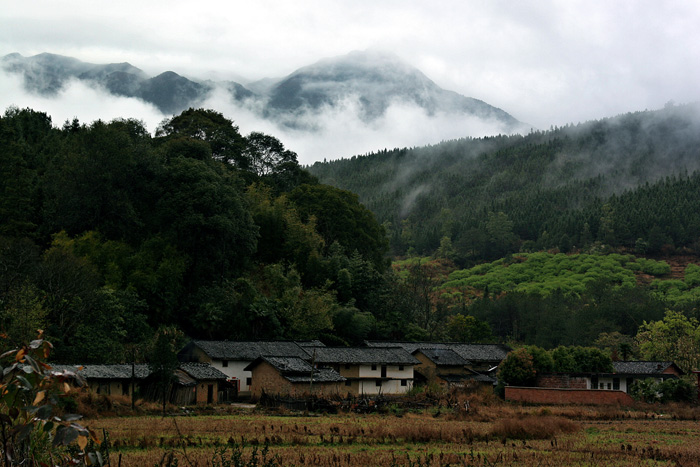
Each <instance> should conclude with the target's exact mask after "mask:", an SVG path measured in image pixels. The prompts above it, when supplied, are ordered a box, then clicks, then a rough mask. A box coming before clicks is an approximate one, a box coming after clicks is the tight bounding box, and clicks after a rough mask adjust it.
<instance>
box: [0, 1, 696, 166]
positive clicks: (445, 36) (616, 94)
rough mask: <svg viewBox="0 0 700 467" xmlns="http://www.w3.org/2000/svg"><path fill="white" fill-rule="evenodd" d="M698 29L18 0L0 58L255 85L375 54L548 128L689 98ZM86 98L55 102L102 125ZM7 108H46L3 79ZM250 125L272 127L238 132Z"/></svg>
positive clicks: (423, 6)
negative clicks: (39, 58) (360, 53)
mask: <svg viewBox="0 0 700 467" xmlns="http://www.w3.org/2000/svg"><path fill="white" fill-rule="evenodd" d="M699 25H700V2H698V1H697V0H671V1H659V0H650V1H643V0H640V1H623V0H602V1H601V0H586V1H577V0H561V1H553V0H542V1H500V0H482V1H471V0H449V1H440V0H432V1H430V2H428V1H418V0H396V1H394V0H353V1H328V0H295V1H281V0H256V1H246V2H240V1H230V0H226V1H225V0H200V1H198V2H193V1H192V0H188V1H178V0H167V1H161V0H146V1H144V0H139V1H134V0H120V1H111V2H104V1H101V0H92V1H78V0H62V1H60V2H57V1H55V0H27V1H19V2H12V6H11V7H10V8H3V12H2V14H0V55H5V54H8V53H11V52H19V53H21V54H22V55H25V56H30V55H34V54H37V53H41V52H52V53H57V54H62V55H68V56H72V57H76V58H78V59H80V60H83V61H87V62H94V63H111V62H123V61H128V62H129V63H131V64H132V65H134V66H136V67H139V68H141V69H143V70H144V71H146V72H147V73H148V74H151V75H156V74H158V73H161V72H163V71H166V70H173V71H176V72H178V73H180V74H183V75H186V76H188V77H191V78H215V79H224V78H225V79H230V78H234V79H238V80H241V79H243V78H246V79H248V80H255V79H259V78H263V77H281V76H284V75H287V74H289V73H291V72H292V71H294V70H295V69H297V68H299V67H301V66H304V65H308V64H311V63H313V62H315V61H317V60H319V59H321V58H325V57H331V56H336V55H343V54H346V53H348V52H350V51H353V50H366V49H377V50H380V51H389V52H393V53H395V54H397V55H399V56H400V57H401V58H403V59H404V60H406V61H407V62H409V63H410V64H412V65H414V66H416V67H418V68H419V69H421V70H422V71H423V72H424V73H425V74H426V75H427V76H428V77H429V78H431V79H432V80H433V81H435V82H436V83H437V84H438V85H440V86H441V87H443V88H446V89H450V90H453V91H457V92H459V93H460V94H464V95H466V96H470V97H476V98H478V99H481V100H484V101H486V102H487V103H489V104H491V105H494V106H496V107H500V108H502V109H504V110H506V111H507V112H509V113H511V114H512V115H513V116H514V117H516V118H517V119H519V120H521V121H523V122H527V123H530V124H532V125H534V126H536V127H537V128H541V129H548V128H549V127H550V126H551V125H563V124H566V123H576V122H580V121H585V120H590V119H597V118H603V117H607V116H612V115H616V114H619V113H624V112H629V111H636V110H644V109H655V108H660V107H662V106H663V105H664V104H665V103H666V102H668V101H671V100H673V101H675V102H677V103H685V102H691V101H697V100H700V27H699ZM83 91H85V92H88V91H86V90H84V89H73V90H71V91H70V92H72V93H73V94H70V95H69V96H67V97H69V98H64V99H63V101H61V103H60V105H61V106H63V107H65V106H71V105H73V106H74V107H73V108H69V109H63V108H62V110H63V111H64V112H67V115H73V116H78V117H79V118H80V119H81V120H82V121H86V120H87V121H90V120H91V119H94V118H96V115H97V116H101V117H102V118H109V117H112V115H99V112H100V111H99V110H98V109H95V108H89V107H90V106H88V105H87V104H85V103H84V102H83V103H81V102H80V101H81V97H80V96H82V95H83V94H81V92H83ZM64 97H66V96H64ZM10 104H15V105H19V106H22V107H23V106H27V105H30V104H31V105H45V106H49V105H50V103H47V102H44V101H36V100H35V101H32V100H31V98H30V97H29V96H23V95H21V92H20V90H19V89H18V88H17V83H14V82H12V80H8V79H3V81H2V82H0V106H3V108H4V107H6V106H8V105H10ZM107 104H109V103H105V102H103V108H104V109H106V108H107V107H109V105H107ZM112 104H113V105H114V106H115V108H116V109H118V110H116V111H119V112H129V111H131V112H136V113H139V112H141V113H143V115H122V116H132V117H137V118H143V119H144V120H145V121H147V122H149V129H150V130H153V125H152V124H150V122H151V121H152V120H154V119H155V118H160V116H157V115H148V114H149V112H150V113H153V112H154V110H153V109H152V108H148V107H147V106H139V105H140V104H137V103H133V102H131V103H118V102H113V103H112ZM56 105H59V104H56ZM104 109H103V111H105V110H104ZM37 110H48V109H46V108H37ZM57 112H58V111H57ZM83 113H84V114H83ZM114 116H116V115H114ZM227 116H229V117H230V118H233V119H234V120H237V121H239V120H240V118H238V117H237V116H236V115H227ZM57 117H58V118H62V117H61V116H60V113H59V114H57ZM54 120H56V117H54ZM243 121H246V117H245V116H244V117H243ZM55 123H56V122H55ZM59 123H60V122H59ZM241 127H242V130H244V128H243V125H241ZM256 129H261V130H263V131H266V130H267V131H271V132H273V133H274V131H272V130H271V129H269V128H249V129H246V130H247V131H252V130H256ZM357 136H358V137H361V136H362V135H357ZM375 136H378V135H375ZM396 137H397V138H400V137H401V135H396ZM435 137H438V136H437V135H436V136H435ZM290 141H294V142H298V141H297V140H294V139H291V140H290ZM434 142H438V141H434ZM298 143H299V144H302V143H300V142H298ZM290 144H291V143H288V144H287V145H288V146H290ZM371 144H379V145H380V147H385V146H390V147H391V146H392V144H394V143H393V142H390V143H389V144H382V143H381V141H377V142H376V143H375V142H374V141H372V142H371ZM412 144H413V142H411V141H408V142H406V143H405V144H401V143H400V142H399V143H397V144H396V145H402V146H403V145H412ZM291 149H295V150H297V148H294V147H291ZM367 149H368V150H371V149H374V148H372V147H368V148H367ZM325 150H326V151H328V149H325ZM298 152H299V151H298ZM314 154H316V153H314ZM340 155H347V154H340Z"/></svg>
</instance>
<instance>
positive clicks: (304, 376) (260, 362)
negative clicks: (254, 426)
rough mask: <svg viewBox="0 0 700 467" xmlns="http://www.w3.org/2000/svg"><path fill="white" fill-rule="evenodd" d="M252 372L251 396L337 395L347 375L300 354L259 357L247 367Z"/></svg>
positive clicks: (246, 369)
mask: <svg viewBox="0 0 700 467" xmlns="http://www.w3.org/2000/svg"><path fill="white" fill-rule="evenodd" d="M245 371H250V372H251V374H252V385H251V386H250V392H251V396H252V397H253V398H256V399H258V398H260V396H262V395H263V394H270V395H276V396H291V397H298V396H304V395H309V394H313V395H322V396H330V395H338V394H341V393H342V392H341V391H342V389H343V388H344V384H343V383H344V382H345V380H346V379H345V378H344V377H342V376H340V374H339V373H338V372H337V371H335V370H333V369H331V368H314V367H313V366H312V365H311V364H310V363H309V362H308V361H306V360H305V359H302V358H299V357H259V358H257V359H255V360H254V361H253V362H252V363H250V364H249V365H248V366H246V367H245Z"/></svg>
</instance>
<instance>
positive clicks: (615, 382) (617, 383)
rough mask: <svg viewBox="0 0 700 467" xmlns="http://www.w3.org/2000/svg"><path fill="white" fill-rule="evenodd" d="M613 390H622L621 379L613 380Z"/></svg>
mask: <svg viewBox="0 0 700 467" xmlns="http://www.w3.org/2000/svg"><path fill="white" fill-rule="evenodd" d="M613 389H614V390H616V391H619V390H620V378H613Z"/></svg>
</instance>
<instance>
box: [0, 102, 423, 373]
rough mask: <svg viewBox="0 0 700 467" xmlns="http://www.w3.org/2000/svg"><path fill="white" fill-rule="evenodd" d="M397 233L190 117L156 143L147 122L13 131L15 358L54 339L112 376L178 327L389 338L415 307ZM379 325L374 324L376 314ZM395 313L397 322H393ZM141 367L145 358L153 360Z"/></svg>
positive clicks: (9, 222) (0, 193) (245, 139)
mask: <svg viewBox="0 0 700 467" xmlns="http://www.w3.org/2000/svg"><path fill="white" fill-rule="evenodd" d="M386 247H387V242H386V238H385V233H384V230H383V228H382V227H381V225H379V224H378V223H377V222H376V220H375V219H374V216H373V215H372V213H371V212H370V211H368V210H367V209H366V208H365V207H363V206H362V205H360V204H359V203H358V200H357V196H356V195H354V194H352V193H349V192H347V191H343V190H339V189H336V188H333V187H331V186H328V185H320V184H318V183H317V182H316V180H315V179H314V178H313V177H312V176H311V175H309V174H308V172H306V171H305V170H302V169H301V168H300V167H299V164H298V163H297V155H296V154H295V153H294V152H292V151H290V150H288V149H286V148H285V147H284V146H283V145H282V144H281V143H280V141H279V140H277V139H276V138H275V137H273V136H270V135H265V134H262V133H251V134H249V135H247V136H243V135H241V134H240V133H239V131H238V128H237V127H236V126H235V124H234V123H233V122H232V121H229V120H227V119H226V118H224V117H223V116H222V115H221V114H220V113H217V112H214V111H211V110H203V109H199V110H194V109H189V110H187V111H185V112H183V113H182V114H180V115H178V116H176V117H173V118H171V119H170V120H167V121H165V122H164V123H163V124H162V125H161V126H160V127H159V128H158V130H157V132H156V136H155V137H153V136H151V135H150V134H149V133H148V132H147V131H146V130H145V128H144V127H143V125H142V124H141V123H140V122H138V121H135V120H115V121H112V122H102V121H96V122H93V123H90V124H81V123H80V122H78V121H77V120H75V121H73V122H66V123H65V124H64V125H63V126H62V127H61V128H57V127H55V126H53V124H52V122H51V120H50V118H49V117H47V115H46V114H44V113H42V112H37V111H34V110H30V109H24V110H20V109H17V108H10V109H8V110H7V111H6V112H5V114H4V116H2V117H1V118H0V328H1V329H2V331H3V332H4V334H5V335H6V339H5V340H4V341H3V345H4V346H5V347H6V346H11V345H16V344H17V343H19V342H21V341H27V340H29V339H32V338H33V337H34V336H35V335H36V334H35V333H36V330H37V329H44V330H45V331H46V333H47V335H48V337H49V338H50V339H51V340H52V341H53V342H54V344H55V347H56V352H55V353H54V356H55V357H56V358H57V359H59V360H63V361H68V362H83V363H90V362H110V361H120V360H124V359H126V358H132V356H133V355H132V354H133V353H134V352H136V353H138V351H139V349H141V351H143V349H146V348H148V342H149V341H150V340H151V339H152V336H153V335H154V332H155V331H156V330H157V329H159V328H162V327H169V328H177V329H178V330H180V331H182V332H184V333H185V334H186V335H188V336H191V337H200V338H212V339H257V338H266V339H312V338H314V339H315V338H319V337H322V338H324V339H326V340H328V341H329V342H335V343H338V344H342V343H348V342H357V341H359V340H361V339H364V338H368V337H382V338H386V337H391V336H392V335H395V334H397V333H399V332H402V331H403V327H405V326H407V325H410V323H411V319H407V318H406V316H407V313H410V310H409V309H408V307H407V306H404V307H403V308H401V307H399V308H398V310H395V309H394V308H391V307H392V306H393V305H392V304H391V301H381V302H382V303H387V305H386V307H388V308H382V307H381V306H379V305H378V303H379V302H380V296H381V295H382V294H387V293H389V292H387V290H391V288H392V287H398V286H399V284H398V283H396V282H395V281H392V279H391V275H390V274H389V275H388V276H387V279H386V280H385V279H384V277H385V275H386V273H387V271H388V268H387V265H388V259H387V258H386V256H385V252H386ZM368 310H372V313H369V312H368ZM394 311H395V315H392V314H391V313H393V312H394ZM139 358H144V356H143V355H142V356H141V357H139Z"/></svg>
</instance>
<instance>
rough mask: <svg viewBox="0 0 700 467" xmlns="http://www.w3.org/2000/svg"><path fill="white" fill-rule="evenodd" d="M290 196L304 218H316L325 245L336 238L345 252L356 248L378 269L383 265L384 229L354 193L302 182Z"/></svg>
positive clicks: (331, 242) (385, 248) (384, 248)
mask: <svg viewBox="0 0 700 467" xmlns="http://www.w3.org/2000/svg"><path fill="white" fill-rule="evenodd" d="M289 199H290V200H291V201H292V202H293V203H294V205H295V206H296V207H297V209H298V210H299V214H300V215H301V219H302V221H303V222H307V221H308V220H309V219H310V218H311V217H312V216H313V217H315V218H316V228H317V230H318V233H319V234H320V235H321V236H322V237H323V239H324V241H325V244H326V247H328V246H330V245H332V244H333V242H336V241H337V242H338V243H339V244H340V245H341V246H342V247H343V248H344V249H345V251H347V252H352V251H355V250H357V251H358V252H359V253H360V254H361V255H362V257H363V258H365V259H366V260H369V261H371V262H372V264H373V265H374V267H375V268H376V269H377V270H378V271H380V272H381V271H383V270H384V269H385V267H386V258H385V253H386V251H387V248H388V242H387V239H386V233H385V232H384V228H383V227H382V226H381V225H380V224H379V223H378V222H377V220H376V219H375V217H374V214H372V212H370V211H369V210H368V209H367V208H366V207H364V206H363V205H362V204H360V202H359V200H358V198H357V195H355V194H353V193H351V192H349V191H346V190H341V189H338V188H334V187H331V186H328V185H301V186H299V187H297V188H295V189H294V190H293V191H292V192H291V193H290V194H289Z"/></svg>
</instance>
